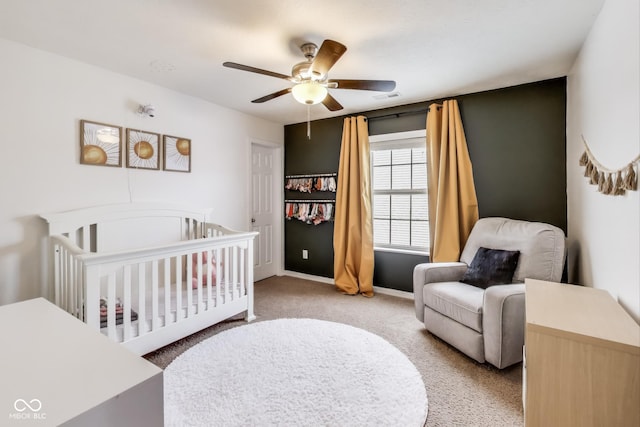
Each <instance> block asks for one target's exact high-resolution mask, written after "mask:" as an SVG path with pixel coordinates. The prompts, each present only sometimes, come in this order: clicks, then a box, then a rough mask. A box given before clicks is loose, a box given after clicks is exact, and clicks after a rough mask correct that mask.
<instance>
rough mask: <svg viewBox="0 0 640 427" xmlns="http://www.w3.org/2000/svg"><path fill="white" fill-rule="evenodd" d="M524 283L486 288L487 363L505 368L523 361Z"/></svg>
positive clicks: (485, 339)
mask: <svg viewBox="0 0 640 427" xmlns="http://www.w3.org/2000/svg"><path fill="white" fill-rule="evenodd" d="M524 298H525V294H524V284H522V283H518V284H511V285H496V286H490V287H488V288H487V289H486V290H485V291H484V301H483V304H482V305H483V306H482V330H483V332H482V333H483V335H484V357H485V359H486V360H487V362H489V363H491V364H492V365H494V366H496V367H498V368H499V369H502V368H505V367H507V366H509V365H513V364H514V363H518V362H520V361H521V360H522V346H523V345H524V316H525V300H524Z"/></svg>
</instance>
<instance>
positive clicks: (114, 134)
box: [80, 120, 122, 167]
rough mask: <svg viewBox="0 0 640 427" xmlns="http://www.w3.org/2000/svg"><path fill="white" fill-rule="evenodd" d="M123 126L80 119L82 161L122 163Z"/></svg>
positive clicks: (89, 162) (104, 164) (83, 162)
mask: <svg viewBox="0 0 640 427" xmlns="http://www.w3.org/2000/svg"><path fill="white" fill-rule="evenodd" d="M121 136H122V128H121V127H118V126H113V125H108V124H105V123H98V122H90V121H88V120H81V121H80V163H82V164H85V165H98V166H116V167H119V166H121V165H122V155H121V153H122V137H121Z"/></svg>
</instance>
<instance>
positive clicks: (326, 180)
mask: <svg viewBox="0 0 640 427" xmlns="http://www.w3.org/2000/svg"><path fill="white" fill-rule="evenodd" d="M284 188H285V189H287V190H293V191H300V192H301V193H311V192H312V191H331V192H333V193H335V191H336V188H337V182H336V178H335V177H334V176H328V175H327V176H316V177H304V178H299V177H296V178H287V181H286V183H285V186H284Z"/></svg>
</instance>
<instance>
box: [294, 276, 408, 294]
mask: <svg viewBox="0 0 640 427" xmlns="http://www.w3.org/2000/svg"><path fill="white" fill-rule="evenodd" d="M282 275H283V276H291V277H296V278H298V279H304V280H312V281H314V282H320V283H326V284H328V285H333V284H334V281H333V278H331V277H323V276H314V275H312V274H306V273H299V272H297V271H290V270H284V271H283V272H282ZM373 292H375V293H378V294H384V295H391V296H394V297H398V298H405V299H410V300H412V301H413V293H412V292H406V291H399V290H397V289H389V288H383V287H380V286H374V287H373Z"/></svg>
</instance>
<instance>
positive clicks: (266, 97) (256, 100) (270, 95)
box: [251, 87, 291, 104]
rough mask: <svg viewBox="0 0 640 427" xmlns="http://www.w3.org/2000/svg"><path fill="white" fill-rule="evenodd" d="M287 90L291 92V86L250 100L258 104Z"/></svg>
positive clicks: (285, 92) (286, 92)
mask: <svg viewBox="0 0 640 427" xmlns="http://www.w3.org/2000/svg"><path fill="white" fill-rule="evenodd" d="M289 92H291V88H290V87H288V88H286V89H282V90H279V91H277V92H274V93H270V94H269V95H265V96H263V97H262V98H258V99H254V100H253V101H251V102H253V103H254V104H260V103H262V102H266V101H270V100H272V99H273V98H277V97H279V96H282V95H286V94H288V93H289Z"/></svg>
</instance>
